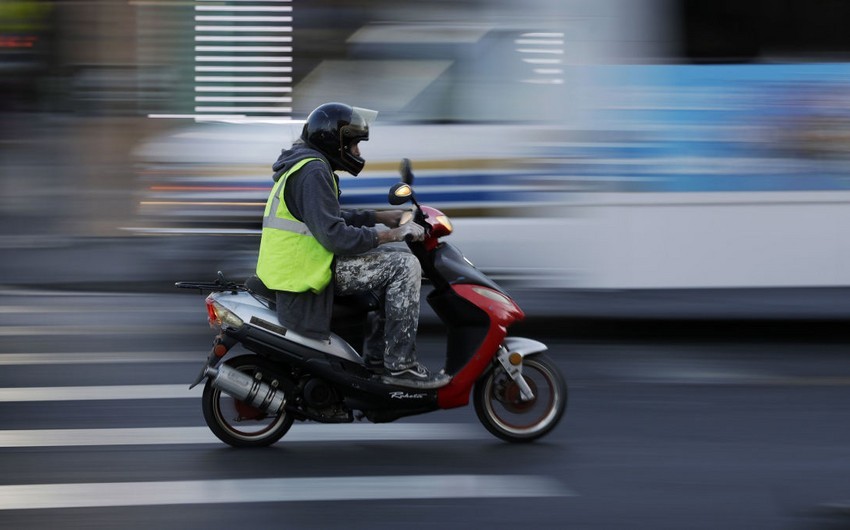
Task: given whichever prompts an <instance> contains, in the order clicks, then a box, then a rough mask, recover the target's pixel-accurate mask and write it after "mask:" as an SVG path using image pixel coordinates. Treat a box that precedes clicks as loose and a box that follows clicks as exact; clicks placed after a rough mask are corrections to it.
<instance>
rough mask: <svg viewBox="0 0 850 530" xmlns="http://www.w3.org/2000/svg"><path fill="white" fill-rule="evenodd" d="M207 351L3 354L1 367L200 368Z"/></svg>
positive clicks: (1, 355) (0, 357)
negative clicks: (155, 365) (188, 365)
mask: <svg viewBox="0 0 850 530" xmlns="http://www.w3.org/2000/svg"><path fill="white" fill-rule="evenodd" d="M206 354H207V352H206V350H205V349H203V348H199V349H198V351H195V352H188V351H182V352H176V351H175V352H164V351H142V352H61V353H2V354H0V366H26V365H34V364H123V363H133V364H147V363H184V362H193V361H197V363H198V366H200V365H201V362H202V361H204V360H205V358H206Z"/></svg>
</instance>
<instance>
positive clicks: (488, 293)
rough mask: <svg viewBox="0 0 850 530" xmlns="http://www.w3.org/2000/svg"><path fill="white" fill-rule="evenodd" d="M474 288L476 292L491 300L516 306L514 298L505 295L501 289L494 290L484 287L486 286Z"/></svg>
mask: <svg viewBox="0 0 850 530" xmlns="http://www.w3.org/2000/svg"><path fill="white" fill-rule="evenodd" d="M472 290H473V291H475V292H476V293H478V294H480V295H481V296H483V297H484V298H489V299H490V300H493V301H494V302H499V303H502V304H504V305H506V306H508V307H514V302H513V300H511V299H510V298H508V297H507V296H505V295H503V294H502V293H500V292H499V291H494V290H493V289H487V288H484V287H473V288H472Z"/></svg>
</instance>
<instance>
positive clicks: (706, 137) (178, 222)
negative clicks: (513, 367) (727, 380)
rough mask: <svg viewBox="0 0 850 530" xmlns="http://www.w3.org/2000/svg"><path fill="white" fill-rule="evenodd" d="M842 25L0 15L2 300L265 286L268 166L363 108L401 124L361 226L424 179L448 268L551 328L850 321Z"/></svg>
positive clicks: (728, 11) (806, 17)
mask: <svg viewBox="0 0 850 530" xmlns="http://www.w3.org/2000/svg"><path fill="white" fill-rule="evenodd" d="M848 17H850V6H848V5H847V4H846V3H845V2H836V1H831V0H813V1H809V2H799V1H792V0H783V1H774V2H759V1H751V2H739V1H731V0H712V1H708V0H628V1H627V0H604V1H600V0H593V1H591V0H531V1H529V2H523V3H522V4H521V5H520V4H518V3H516V2H510V1H506V0H463V1H451V2H449V1H432V2H425V3H423V2H413V1H398V0H393V1H383V0H374V1H368V2H360V3H358V5H357V6H354V5H352V4H351V3H350V2H346V1H342V0H340V1H309V2H308V1H301V0H293V1H271V0H257V1H241V0H239V1H236V0H234V1H219V0H210V1H197V2H184V1H172V0H128V1H113V0H89V1H46V0H44V1H39V0H2V1H0V71H2V76H1V77H0V79H1V80H2V81H0V90H2V96H1V97H0V119H2V128H0V131H2V132H0V135H2V136H0V149H1V150H2V151H0V154H2V158H0V160H2V162H0V172H2V173H0V183H1V185H2V194H0V201H2V202H0V204H2V209H0V219H2V222H0V244H2V246H3V248H4V260H3V263H2V266H0V267H2V268H0V274H2V277H3V280H2V283H14V284H39V283H43V282H48V283H68V284H86V285H92V284H100V285H106V284H110V285H114V284H116V283H117V284H122V285H124V287H129V286H133V285H145V286H153V285H156V286H162V287H164V288H168V287H169V286H170V285H171V284H172V282H173V281H175V280H181V279H182V280H185V279H187V278H197V279H203V278H209V277H212V276H213V275H214V274H215V272H216V270H219V269H221V270H224V271H225V272H226V273H229V274H231V275H233V276H236V277H240V276H244V275H246V274H248V273H250V271H251V270H252V268H253V265H254V263H253V261H254V256H255V253H256V247H257V244H258V227H259V219H260V217H261V211H262V207H263V204H264V202H265V199H266V196H267V193H268V190H269V188H270V184H271V180H270V175H271V169H270V166H271V164H272V162H273V161H274V160H275V159H276V157H277V154H278V153H279V151H280V149H281V148H285V147H288V146H289V145H290V143H291V141H292V140H293V139H294V138H295V137H296V136H297V135H298V134H299V132H300V127H301V122H300V121H299V120H303V119H304V117H305V116H306V115H307V114H308V113H309V111H310V110H312V109H313V108H314V107H315V106H316V105H318V104H320V103H322V102H326V101H344V102H347V103H350V104H352V105H356V106H362V107H367V108H372V109H375V110H378V111H379V112H380V114H379V119H378V121H377V123H376V124H375V126H374V128H373V135H372V139H371V140H370V141H369V142H368V144H365V145H364V146H363V152H364V155H365V157H366V158H367V161H368V163H367V166H366V169H365V170H364V172H363V173H362V174H361V176H360V177H358V178H356V179H354V178H352V177H350V176H348V175H343V176H342V179H343V182H342V189H343V195H342V200H343V203H344V204H345V205H347V206H350V207H370V208H381V207H386V206H387V205H386V195H385V193H386V190H387V188H388V187H389V185H390V184H391V183H393V182H394V181H395V180H396V179H397V168H398V163H399V161H400V159H401V158H403V157H407V158H410V159H411V160H412V161H413V167H414V171H415V173H416V176H417V182H416V187H417V193H418V194H419V196H420V200H421V202H423V203H428V204H430V205H432V206H434V207H437V208H440V209H442V210H443V211H445V212H446V213H447V214H449V215H450V216H451V217H452V218H453V221H454V224H455V227H456V229H455V234H453V235H452V237H451V240H452V241H453V242H454V243H455V244H456V245H457V246H459V247H460V248H461V249H463V251H464V252H465V253H466V254H467V256H468V257H469V258H470V259H471V260H472V261H473V262H475V263H476V265H478V266H479V267H480V268H482V269H484V270H485V271H486V272H488V273H490V274H492V275H493V276H494V277H495V278H496V279H497V280H498V281H501V282H504V283H508V284H510V285H512V286H514V287H515V288H516V289H519V290H521V291H524V292H527V293H529V294H527V295H526V296H527V298H526V299H527V300H528V303H530V304H536V305H538V306H540V307H541V308H542V309H541V310H543V311H548V312H552V311H554V312H566V313H571V314H575V313H584V314H592V315H609V314H612V313H614V314H617V313H620V314H625V313H634V312H639V313H640V312H642V313H644V314H645V312H646V311H650V312H652V311H655V312H657V313H658V314H659V315H662V316H663V315H668V316H681V315H683V314H687V315H692V316H704V315H705V314H709V315H711V316H727V315H732V316H747V315H750V314H753V315H760V316H763V315H765V314H768V315H782V316H801V315H802V316H812V315H815V316H830V317H844V316H848V315H850V304H848V303H846V302H843V300H844V299H845V298H847V297H846V296H844V295H845V294H848V291H846V290H845V289H846V288H848V287H850V236H848V235H847V233H846V230H844V229H843V228H844V227H846V226H848V225H850V171H848V166H847V164H846V161H847V159H848V155H849V154H850V111H848V109H850V105H848V103H850V102H849V101H848V99H850V96H848V94H850V91H848V83H850V64H848V62H847V61H848V54H850V36H848V34H847V32H846V31H845V30H844V26H845V25H844V22H846V21H847V20H848ZM565 290H568V291H569V292H570V293H571V294H572V295H573V296H570V297H568V298H567V299H564V298H563V297H561V296H560V294H558V293H563V292H564V291H565ZM532 293H533V294H532ZM552 296H554V298H552V299H549V298H547V297H552Z"/></svg>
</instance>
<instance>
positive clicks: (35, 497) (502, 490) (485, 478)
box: [0, 475, 576, 510]
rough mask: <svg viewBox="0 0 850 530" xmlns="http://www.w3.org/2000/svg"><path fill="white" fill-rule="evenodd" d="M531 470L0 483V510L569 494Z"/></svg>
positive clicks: (569, 491)
mask: <svg viewBox="0 0 850 530" xmlns="http://www.w3.org/2000/svg"><path fill="white" fill-rule="evenodd" d="M575 495H576V494H575V492H573V491H571V490H569V489H568V488H566V487H565V486H564V485H563V484H562V483H561V482H559V481H558V480H555V479H553V478H548V477H541V476H536V475H410V476H359V477H314V478H265V479H239V480H192V481H171V482H111V483H88V484H87V483H82V484H26V485H11V486H0V510H31V509H55V508H92V507H109V506H161V505H176V504H220V503H241V502H300V501H342V500H377V499H383V500H386V499H457V498H498V497H507V498H517V497H569V496H575Z"/></svg>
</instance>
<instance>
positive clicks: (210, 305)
mask: <svg viewBox="0 0 850 530" xmlns="http://www.w3.org/2000/svg"><path fill="white" fill-rule="evenodd" d="M207 316H208V318H209V322H210V326H213V327H215V326H221V327H222V328H234V329H236V328H240V327H242V325H243V324H244V322H243V321H242V319H241V318H239V317H238V316H237V315H236V313H234V312H233V311H230V310H229V309H227V308H226V307H224V306H223V305H221V304H220V303H218V302H216V301H215V299H214V298H212V297H211V296H210V297H207Z"/></svg>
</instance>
